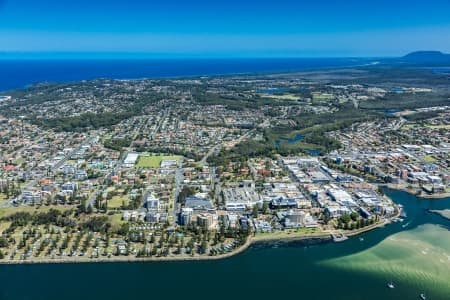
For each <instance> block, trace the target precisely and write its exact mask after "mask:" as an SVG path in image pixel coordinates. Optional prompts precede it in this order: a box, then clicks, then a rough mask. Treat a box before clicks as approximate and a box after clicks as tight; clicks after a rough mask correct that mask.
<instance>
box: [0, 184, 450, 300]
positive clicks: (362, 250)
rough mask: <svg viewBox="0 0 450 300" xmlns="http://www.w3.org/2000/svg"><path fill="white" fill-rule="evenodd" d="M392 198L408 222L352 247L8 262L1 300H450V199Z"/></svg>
mask: <svg viewBox="0 0 450 300" xmlns="http://www.w3.org/2000/svg"><path fill="white" fill-rule="evenodd" d="M386 194H387V195H388V196H390V197H391V198H392V199H393V200H394V201H395V202H397V203H399V204H402V205H403V206H404V208H405V211H406V213H407V217H406V218H405V220H404V221H403V222H398V223H392V224H389V225H387V226H384V227H381V228H377V229H374V230H372V231H370V232H367V233H364V234H362V235H359V236H354V237H351V238H349V239H348V240H347V241H344V242H342V243H323V244H322V243H321V244H305V243H304V242H303V243H299V242H292V243H291V242H289V243H264V244H259V243H258V244H256V245H255V246H251V247H250V248H249V249H248V250H247V251H245V252H243V253H240V254H237V255H236V256H233V257H230V258H227V259H224V260H214V261H208V260H205V261H174V262H151V263H108V264H104V263H86V264H46V265H40V264H36V265H1V266H0V280H1V282H2V287H1V288H0V299H1V300H6V299H8V300H15V299H33V300H34V299H43V300H44V299H45V300H53V299H55V300H56V299H58V300H59V299H65V300H71V299H74V300H75V299H76V300H79V299H84V300H87V299H96V300H98V299H132V298H136V299H138V298H139V299H152V298H159V297H165V298H168V299H175V298H181V297H184V298H186V297H187V298H193V297H196V296H198V295H200V294H201V295H208V297H211V298H214V299H229V298H230V297H237V298H239V299H240V298H250V299H258V300H259V299H271V300H273V299H277V298H279V297H295V298H297V299H327V300H328V299H333V300H334V299H342V300H344V299H345V300H357V299H361V300H367V299H368V300H371V299H396V300H398V299H419V294H420V293H422V292H425V293H426V295H427V299H433V300H434V299H442V300H444V299H445V300H448V299H449V298H448V295H449V294H450V289H449V285H448V284H447V283H448V282H449V281H450V267H448V266H449V263H450V261H449V262H447V261H445V254H447V255H450V238H449V226H450V221H449V220H447V219H445V218H442V217H441V216H439V215H437V214H434V213H429V212H428V210H429V209H432V210H440V209H445V208H450V198H446V199H419V198H416V197H415V196H413V195H410V194H407V193H406V192H403V191H395V190H386ZM406 224H407V226H405V225H406ZM422 251H424V252H422ZM390 281H393V282H394V284H395V286H396V287H395V289H388V288H387V287H386V284H387V283H388V282H390ZM24 285H26V288H24Z"/></svg>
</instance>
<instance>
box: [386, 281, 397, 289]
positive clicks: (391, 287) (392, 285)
mask: <svg viewBox="0 0 450 300" xmlns="http://www.w3.org/2000/svg"><path fill="white" fill-rule="evenodd" d="M387 287H388V288H390V289H393V288H395V285H394V284H393V283H392V281H391V282H389V283H388V284H387Z"/></svg>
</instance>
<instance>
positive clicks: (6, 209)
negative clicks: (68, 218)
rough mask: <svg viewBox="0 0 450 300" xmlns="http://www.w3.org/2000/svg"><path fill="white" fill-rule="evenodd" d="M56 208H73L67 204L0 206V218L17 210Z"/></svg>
mask: <svg viewBox="0 0 450 300" xmlns="http://www.w3.org/2000/svg"><path fill="white" fill-rule="evenodd" d="M52 208H53V209H56V210H60V211H65V210H69V209H73V207H68V206H45V205H44V206H18V207H15V206H8V207H0V218H3V217H6V216H9V215H12V214H14V213H17V212H28V213H35V212H47V211H49V210H50V209H52Z"/></svg>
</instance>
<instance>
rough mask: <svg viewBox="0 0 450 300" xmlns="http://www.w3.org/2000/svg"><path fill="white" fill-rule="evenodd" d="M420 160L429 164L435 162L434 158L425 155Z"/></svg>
mask: <svg viewBox="0 0 450 300" xmlns="http://www.w3.org/2000/svg"><path fill="white" fill-rule="evenodd" d="M422 159H423V160H424V161H426V162H429V163H433V162H436V158H434V157H433V156H430V155H426V156H424V157H422Z"/></svg>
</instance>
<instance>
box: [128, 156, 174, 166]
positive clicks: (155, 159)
mask: <svg viewBox="0 0 450 300" xmlns="http://www.w3.org/2000/svg"><path fill="white" fill-rule="evenodd" d="M181 159H182V157H181V156H178V155H140V156H139V158H138V160H137V163H136V167H137V168H159V167H160V165H161V161H163V160H178V161H180V160H181Z"/></svg>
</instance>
